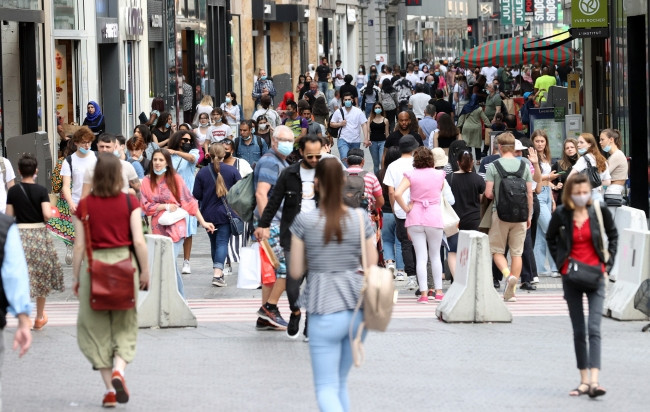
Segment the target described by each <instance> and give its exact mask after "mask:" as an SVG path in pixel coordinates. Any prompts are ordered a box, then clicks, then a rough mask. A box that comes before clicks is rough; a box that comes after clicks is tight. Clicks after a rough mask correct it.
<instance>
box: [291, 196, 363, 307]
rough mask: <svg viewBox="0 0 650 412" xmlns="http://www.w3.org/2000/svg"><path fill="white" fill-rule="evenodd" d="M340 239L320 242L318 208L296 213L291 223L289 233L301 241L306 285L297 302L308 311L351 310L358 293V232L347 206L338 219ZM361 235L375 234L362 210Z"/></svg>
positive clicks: (322, 221) (321, 220)
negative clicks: (326, 242)
mask: <svg viewBox="0 0 650 412" xmlns="http://www.w3.org/2000/svg"><path fill="white" fill-rule="evenodd" d="M341 223H342V229H343V240H342V241H341V243H338V242H337V241H336V238H334V239H333V240H331V241H330V242H329V243H328V244H325V243H324V242H323V233H324V232H325V217H324V216H321V214H320V210H319V209H315V210H312V211H311V212H307V213H300V214H299V215H298V216H297V217H296V219H295V220H294V221H293V224H292V225H291V233H293V234H294V235H296V236H297V237H298V238H300V239H301V240H302V241H303V242H305V257H306V259H307V271H308V276H307V285H306V287H305V289H304V290H303V293H302V295H301V296H300V302H299V304H300V306H302V307H304V308H306V310H307V312H308V313H316V314H320V315H324V314H329V313H335V312H340V311H344V310H352V309H354V307H355V306H356V304H357V301H358V299H359V295H360V293H361V286H362V283H363V276H361V275H360V273H359V269H360V268H361V239H360V238H361V236H360V235H359V230H360V223H359V216H358V214H357V212H356V211H355V209H351V208H348V211H347V213H346V215H345V216H344V217H343V219H342V222H341ZM363 225H364V232H365V233H364V235H365V239H368V238H370V237H374V236H375V229H374V227H373V225H372V224H371V223H370V219H368V215H367V214H366V213H363Z"/></svg>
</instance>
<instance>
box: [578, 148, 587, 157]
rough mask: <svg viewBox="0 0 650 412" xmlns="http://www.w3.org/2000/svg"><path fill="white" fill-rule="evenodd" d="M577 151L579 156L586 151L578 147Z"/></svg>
mask: <svg viewBox="0 0 650 412" xmlns="http://www.w3.org/2000/svg"><path fill="white" fill-rule="evenodd" d="M578 153H579V154H580V156H582V155H583V154H585V153H587V149H578Z"/></svg>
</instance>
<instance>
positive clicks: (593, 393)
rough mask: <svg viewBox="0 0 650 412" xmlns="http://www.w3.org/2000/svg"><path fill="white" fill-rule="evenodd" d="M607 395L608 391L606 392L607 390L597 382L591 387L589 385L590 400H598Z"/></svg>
mask: <svg viewBox="0 0 650 412" xmlns="http://www.w3.org/2000/svg"><path fill="white" fill-rule="evenodd" d="M606 393H607V391H606V390H605V388H603V387H602V386H600V385H599V384H598V382H595V383H592V384H591V385H589V397H590V398H597V397H599V396H603V395H604V394H606Z"/></svg>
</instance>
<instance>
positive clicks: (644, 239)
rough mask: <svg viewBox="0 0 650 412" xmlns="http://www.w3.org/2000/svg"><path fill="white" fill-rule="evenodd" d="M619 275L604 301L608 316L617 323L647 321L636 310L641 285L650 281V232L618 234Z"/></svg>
mask: <svg viewBox="0 0 650 412" xmlns="http://www.w3.org/2000/svg"><path fill="white" fill-rule="evenodd" d="M616 259H617V260H619V259H620V261H619V268H620V270H619V274H618V277H617V279H616V283H614V284H612V286H611V287H610V289H609V291H608V293H607V296H606V297H605V315H606V316H610V317H612V318H614V319H618V320H644V319H647V318H648V317H647V316H646V315H644V314H643V313H641V312H640V311H638V310H636V309H634V295H635V294H636V291H637V289H638V288H639V285H641V282H643V281H644V280H645V279H648V277H650V231H648V230H634V229H624V230H623V231H621V232H619V234H618V252H617V253H616Z"/></svg>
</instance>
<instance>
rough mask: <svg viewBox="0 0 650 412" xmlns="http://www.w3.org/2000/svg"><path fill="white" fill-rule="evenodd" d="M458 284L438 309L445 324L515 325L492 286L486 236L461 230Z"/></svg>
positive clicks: (490, 258)
mask: <svg viewBox="0 0 650 412" xmlns="http://www.w3.org/2000/svg"><path fill="white" fill-rule="evenodd" d="M457 250H458V252H457V253H456V276H455V277H454V283H452V285H451V287H450V288H449V290H448V291H447V293H446V294H445V297H444V298H443V299H442V302H440V305H438V308H437V309H436V316H437V317H438V318H440V319H442V320H444V321H445V322H512V314H511V313H510V311H509V310H508V308H507V307H506V305H505V303H504V302H503V299H502V298H501V296H499V294H498V293H497V292H496V291H495V289H494V286H493V282H492V255H491V254H490V241H489V239H488V236H487V235H486V234H484V233H481V232H477V231H474V230H471V231H469V230H461V231H460V235H459V238H458V249H457Z"/></svg>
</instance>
